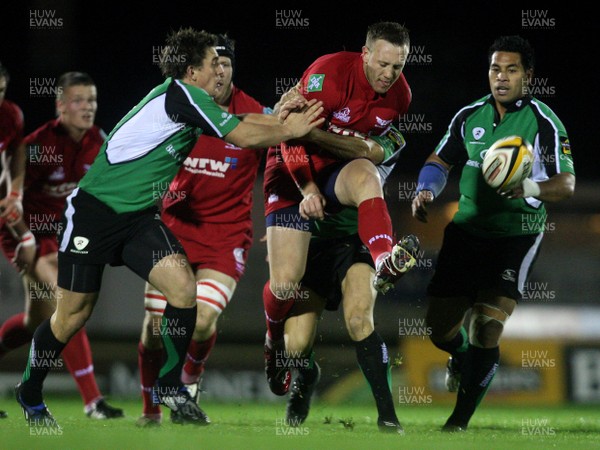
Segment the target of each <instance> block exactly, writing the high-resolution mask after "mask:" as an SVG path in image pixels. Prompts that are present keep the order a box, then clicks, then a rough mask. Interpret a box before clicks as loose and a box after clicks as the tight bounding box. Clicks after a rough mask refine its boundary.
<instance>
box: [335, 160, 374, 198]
mask: <svg viewBox="0 0 600 450" xmlns="http://www.w3.org/2000/svg"><path fill="white" fill-rule="evenodd" d="M348 168H349V169H350V170H349V171H348V172H347V173H345V174H344V175H342V177H343V179H342V180H341V181H342V183H344V185H345V186H348V187H349V189H345V191H346V194H347V195H348V196H349V197H351V198H353V199H354V200H355V201H356V203H358V202H359V201H361V200H363V199H364V198H372V197H374V196H379V195H381V194H382V190H381V178H380V176H379V173H378V172H377V170H376V169H375V166H374V165H373V164H372V163H371V162H370V161H367V160H365V159H360V160H358V159H357V160H354V161H352V162H351V163H350V164H348Z"/></svg>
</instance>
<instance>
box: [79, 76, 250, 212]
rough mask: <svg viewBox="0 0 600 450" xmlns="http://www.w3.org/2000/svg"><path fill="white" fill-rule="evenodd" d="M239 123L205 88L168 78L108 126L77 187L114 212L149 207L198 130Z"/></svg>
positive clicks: (220, 132)
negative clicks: (97, 152)
mask: <svg viewBox="0 0 600 450" xmlns="http://www.w3.org/2000/svg"><path fill="white" fill-rule="evenodd" d="M238 124H239V120H238V119H237V118H236V117H235V116H233V115H232V114H230V113H228V112H226V111H223V110H222V109H221V108H220V107H219V106H218V105H217V104H216V103H215V102H214V101H213V100H212V98H211V97H210V96H209V95H208V93H207V92H206V91H204V90H203V89H200V88H197V87H195V86H191V85H188V84H186V83H184V82H182V81H181V80H175V79H172V78H167V79H166V80H165V82H164V83H163V84H161V85H159V86H157V87H155V88H154V89H152V91H150V93H149V94H148V95H146V97H144V98H143V99H142V101H141V102H140V103H139V104H138V105H137V106H135V107H134V108H133V109H132V110H131V111H129V113H127V115H126V116H125V117H123V118H122V119H121V121H120V122H119V123H118V124H117V126H116V127H115V128H114V129H113V130H112V132H111V133H110V134H109V135H108V138H107V139H106V141H105V142H104V144H103V145H102V148H101V149H100V152H99V154H98V156H97V157H96V159H95V160H94V163H93V164H92V166H91V167H90V169H89V171H88V172H87V174H86V175H85V176H84V177H83V178H82V179H81V181H80V183H79V186H80V187H81V188H82V189H83V190H85V191H86V192H88V193H89V194H92V195H93V196H94V197H96V198H97V199H99V200H100V201H102V202H103V203H105V204H106V205H108V206H110V207H111V208H112V209H113V210H115V211H116V212H117V213H123V212H131V211H139V210H142V209H145V208H149V207H151V206H152V205H156V204H157V200H159V199H161V198H162V193H163V192H164V191H166V190H167V189H168V187H169V184H170V183H171V181H172V179H173V178H174V177H175V174H176V173H177V171H178V170H179V166H180V165H181V163H182V162H183V161H184V160H185V158H186V156H187V155H188V153H189V152H190V151H191V150H192V147H193V146H194V144H195V142H196V140H197V139H198V136H200V134H203V133H205V134H207V135H210V136H216V137H219V138H221V137H223V136H225V135H226V134H228V133H229V132H231V131H232V130H233V129H234V128H235V127H236V126H237V125H238Z"/></svg>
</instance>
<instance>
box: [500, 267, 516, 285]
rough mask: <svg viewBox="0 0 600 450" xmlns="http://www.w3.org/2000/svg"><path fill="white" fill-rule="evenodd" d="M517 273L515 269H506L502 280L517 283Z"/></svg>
mask: <svg viewBox="0 0 600 450" xmlns="http://www.w3.org/2000/svg"><path fill="white" fill-rule="evenodd" d="M516 275H517V272H516V271H514V270H513V269H504V272H502V279H503V280H505V281H512V282H513V283H514V282H515V281H517V276H516Z"/></svg>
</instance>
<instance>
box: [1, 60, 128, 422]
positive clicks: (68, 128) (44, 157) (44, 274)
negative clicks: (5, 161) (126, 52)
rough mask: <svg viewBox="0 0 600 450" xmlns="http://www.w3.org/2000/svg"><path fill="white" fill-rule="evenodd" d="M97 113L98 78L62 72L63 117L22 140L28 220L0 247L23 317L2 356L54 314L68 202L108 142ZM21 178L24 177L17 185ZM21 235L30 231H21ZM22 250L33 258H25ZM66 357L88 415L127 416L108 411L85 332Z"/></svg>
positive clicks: (11, 226) (5, 232)
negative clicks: (15, 277) (19, 285)
mask: <svg viewBox="0 0 600 450" xmlns="http://www.w3.org/2000/svg"><path fill="white" fill-rule="evenodd" d="M97 108H98V105H97V93H96V86H95V84H94V81H93V80H92V78H91V77H90V76H89V75H88V74H86V73H82V72H67V73H64V74H63V75H62V76H61V77H60V78H59V79H58V82H57V98H56V110H57V113H58V117H57V118H56V119H53V120H51V121H49V122H46V123H45V124H44V125H42V126H41V127H39V128H38V129H37V130H35V131H34V132H32V133H31V134H29V135H28V136H27V137H25V139H24V143H25V145H26V147H27V152H26V153H27V155H26V158H24V160H25V161H24V163H23V165H22V170H23V174H24V180H25V181H24V183H23V184H24V191H23V200H22V205H23V206H22V208H23V215H22V220H21V219H18V220H17V221H9V222H8V226H4V227H2V229H0V244H1V246H2V251H3V252H4V254H5V255H6V257H7V258H8V259H9V260H11V261H14V263H15V265H16V266H17V267H18V268H19V269H20V270H21V274H22V276H23V284H24V289H25V312H23V313H20V314H16V315H14V316H12V317H10V318H9V319H7V320H6V321H5V322H4V324H3V325H2V327H0V357H2V356H3V355H4V354H5V353H6V352H8V351H10V350H12V349H14V348H17V347H19V346H21V345H23V344H26V343H28V342H30V341H31V338H32V337H33V331H34V330H35V328H36V327H37V326H38V325H39V324H40V323H41V322H42V321H43V320H44V319H47V318H48V317H50V316H51V315H52V313H53V312H54V309H55V289H56V279H57V250H58V243H57V240H56V233H57V231H58V228H57V227H58V224H59V221H60V216H61V213H62V210H63V208H64V204H65V199H66V198H67V196H68V195H69V194H71V192H72V191H73V189H74V188H75V186H76V185H77V182H78V181H79V179H80V178H81V177H82V176H83V175H84V174H85V172H86V171H87V169H88V168H89V166H90V165H91V163H92V161H93V160H94V158H95V157H96V155H97V154H98V151H99V150H100V146H101V145H102V143H103V142H104V137H105V135H104V132H103V131H102V130H101V129H100V128H98V127H97V126H96V125H94V118H95V115H96V110H97ZM23 155H25V152H24V153H23ZM17 178H18V174H17V175H16V176H13V181H14V180H15V179H17ZM16 194H18V195H16ZM9 196H12V197H14V198H17V199H20V197H21V194H20V189H19V188H18V187H13V190H12V191H11V193H10V194H9ZM16 229H19V230H25V231H24V232H21V233H19V232H15V230H16ZM24 251H30V252H31V255H30V256H27V257H25V255H24V254H23V252H24ZM62 356H63V359H64V362H65V363H66V366H67V368H68V370H69V372H70V373H71V375H72V376H73V378H74V379H75V382H76V383H77V387H78V389H79V392H80V393H81V397H82V399H83V403H84V411H85V413H86V414H87V415H88V417H91V418H94V419H110V418H116V417H123V411H122V410H121V409H118V408H114V407H112V406H110V405H109V404H108V403H107V402H106V400H104V399H103V397H102V395H101V393H100V390H99V389H98V385H97V383H96V378H95V376H94V365H93V362H92V351H91V348H90V344H89V341H88V337H87V334H86V331H85V329H81V331H80V332H79V333H77V334H76V335H75V336H74V337H73V339H72V341H71V342H70V343H69V345H67V347H66V348H65V350H64V351H63V353H62Z"/></svg>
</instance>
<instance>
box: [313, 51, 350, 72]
mask: <svg viewBox="0 0 600 450" xmlns="http://www.w3.org/2000/svg"><path fill="white" fill-rule="evenodd" d="M359 57H360V53H356V52H336V53H328V54H326V55H322V56H319V57H318V58H317V59H315V61H314V62H313V63H312V64H311V65H310V67H309V69H308V70H313V71H314V70H315V69H319V70H323V71H329V72H328V73H330V74H331V75H344V74H345V73H348V72H345V71H344V70H343V69H344V68H345V67H351V66H352V65H353V64H356V61H357V60H358V59H359Z"/></svg>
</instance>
